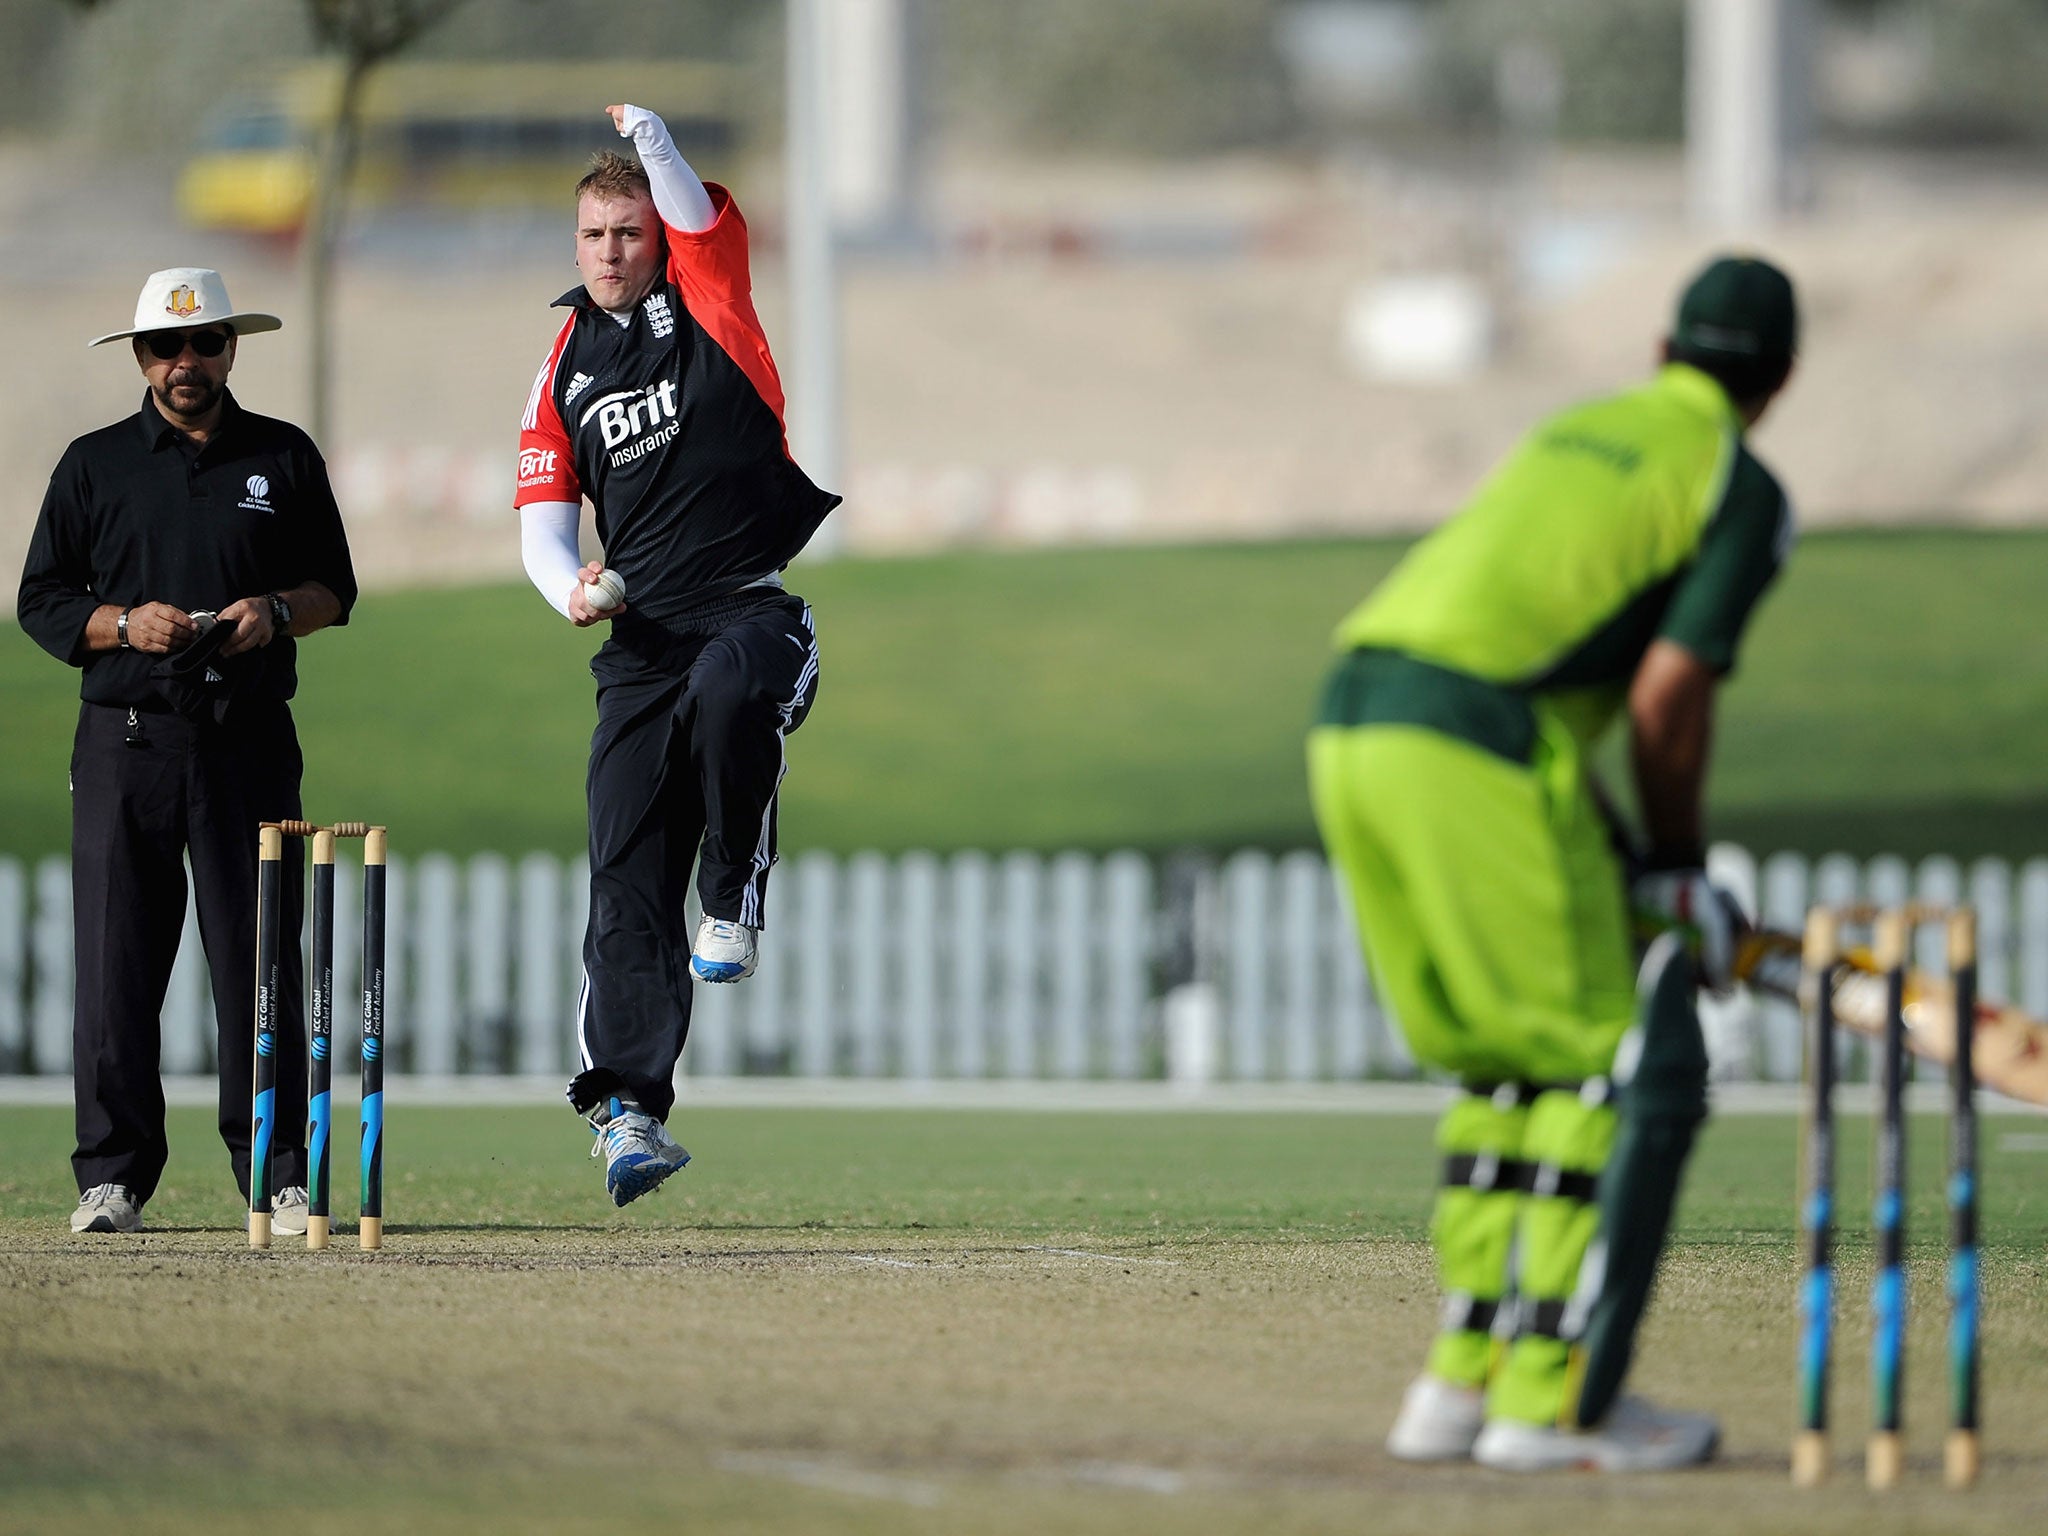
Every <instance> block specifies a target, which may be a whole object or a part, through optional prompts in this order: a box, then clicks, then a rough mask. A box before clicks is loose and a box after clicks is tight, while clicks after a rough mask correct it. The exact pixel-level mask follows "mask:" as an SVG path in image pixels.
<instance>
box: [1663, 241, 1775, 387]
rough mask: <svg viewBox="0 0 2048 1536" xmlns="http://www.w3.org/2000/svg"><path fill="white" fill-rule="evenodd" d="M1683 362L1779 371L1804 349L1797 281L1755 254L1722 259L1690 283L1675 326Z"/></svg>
mask: <svg viewBox="0 0 2048 1536" xmlns="http://www.w3.org/2000/svg"><path fill="white" fill-rule="evenodd" d="M1671 350H1672V352H1673V354H1674V355H1676V356H1679V357H1683V358H1688V359H1690V358H1698V359H1700V360H1701V361H1709V360H1711V361H1716V362H1725V363H1729V364H1733V365H1738V366H1739V365H1741V364H1745V363H1748V364H1754V365H1758V366H1761V367H1764V368H1776V367H1778V366H1779V365H1781V364H1784V363H1787V362H1789V361H1790V360H1791V359H1792V357H1793V356H1794V354H1796V353H1797V352H1798V351H1799V306H1798V303H1797V302H1796V301H1795V300H1794V299H1793V297H1792V279H1791V278H1789V277H1787V276H1786V275H1785V274H1784V273H1783V272H1780V271H1779V270H1778V269H1777V268H1776V267H1774V266H1772V265H1771V264H1770V263H1769V262H1768V261H1763V260H1760V259H1758V258H1757V257H1754V256H1722V257H1719V258H1718V259H1716V260H1715V261H1713V262H1710V263H1709V264H1708V266H1707V268H1706V270H1705V271H1703V272H1702V273H1700V275H1699V276H1698V277H1695V278H1694V279H1693V280H1692V282H1691V283H1689V284H1687V286H1686V290H1685V292H1684V294H1683V295H1681V296H1680V298H1679V300H1678V318H1677V320H1675V321H1674V322H1673V323H1672V326H1671Z"/></svg>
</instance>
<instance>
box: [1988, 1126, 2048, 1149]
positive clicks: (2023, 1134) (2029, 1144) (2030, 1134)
mask: <svg viewBox="0 0 2048 1536" xmlns="http://www.w3.org/2000/svg"><path fill="white" fill-rule="evenodd" d="M1998 1150H1999V1151H2001V1152H2048V1136H2043V1135H2041V1134H2039V1133H2038V1132H2035V1131H2007V1132H2006V1133H2005V1134H2004V1135H2003V1136H2001V1137H1999V1138H1998Z"/></svg>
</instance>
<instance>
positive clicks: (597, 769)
mask: <svg viewBox="0 0 2048 1536" xmlns="http://www.w3.org/2000/svg"><path fill="white" fill-rule="evenodd" d="M590 669H591V672H592V673H593V675H595V677H596V678H597V730H596V732H595V733H594V734H593V735H592V737H591V740H590V772H589V778H588V781H587V792H588V797H589V802H590V927H589V929H588V931H587V932H586V933H585V935H584V940H583V967H584V988H583V996H582V999H581V1001H580V1003H579V1006H578V1009H577V1020H576V1027H577V1043H578V1046H579V1048H580V1050H581V1053H582V1060H583V1067H584V1069H585V1070H586V1071H592V1070H603V1071H609V1072H611V1073H613V1074H615V1075H616V1076H617V1077H618V1078H619V1079H620V1080H621V1081H622V1082H623V1083H624V1085H625V1087H626V1088H627V1090H628V1091H630V1092H631V1093H632V1094H633V1096H634V1097H635V1098H637V1099H639V1101H640V1103H641V1105H642V1106H643V1107H644V1108H645V1109H646V1110H647V1112H648V1113H650V1114H652V1115H654V1116H656V1117H657V1118H661V1119H666V1118H667V1116H668V1112H669V1109H670V1106H671V1105H673V1104H674V1102H675V1082H674V1078H675V1069H676V1061H677V1059H678V1058H679V1057H680V1056H681V1055H682V1052H683V1040H684V1038H685V1037H686V1036H687V1035H688V1034H689V1029H690V970H689V964H690V939H691V935H690V932H689V928H688V919H687V917H686V916H685V913H684V906H683V903H684V897H685V895H686V893H687V891H688V889H689V880H690V865H691V862H692V860H697V859H699V845H700V844H701V845H702V850H701V860H700V864H699V869H698V875H697V894H698V898H699V900H700V901H701V902H702V903H703V907H704V912H705V914H706V915H707V916H709V917H719V918H725V919H727V920H729V921H732V922H740V923H745V924H746V925H747V926H748V927H750V928H759V927H762V926H763V917H762V914H763V903H764V900H765V897H766V893H767V885H768V871H769V868H770V866H772V865H773V864H774V862H775V797H776V789H777V787H778V786H779V785H780V784H781V782H782V775H783V771H784V766H785V765H784V760H783V755H782V744H783V738H784V737H785V736H787V735H788V734H789V733H790V732H791V731H794V730H795V729H796V728H797V727H798V726H799V725H801V724H802V723H803V720H804V716H805V715H806V714H807V713H809V711H810V707H811V700H812V699H813V698H814V697H815V696H816V693H817V687H818V645H817V638H816V635H815V633H814V631H813V629H812V625H811V611H810V608H809V607H808V606H807V605H806V604H805V603H804V601H803V599H801V598H798V597H793V596H791V595H789V594H787V593H784V592H781V591H778V590H772V589H771V590H768V591H756V592H747V593H741V594H739V595H737V596H735V597H733V598H731V599H728V600H726V601H725V602H723V603H721V604H720V605H719V606H718V607H717V608H715V609H710V610H706V611H705V612H704V613H702V614H701V615H698V616H697V617H696V621H695V622H694V623H693V624H692V625H691V626H690V627H689V629H688V630H687V631H686V632H684V633H682V634H676V633H674V632H672V631H655V630H654V629H653V627H652V626H648V625H640V626H635V627H631V628H626V627H621V628H620V629H619V630H618V631H617V632H615V633H614V635H613V637H612V638H611V639H610V640H608V641H607V642H606V643H605V645H604V648H603V649H602V650H600V651H599V652H598V653H597V656H596V657H595V658H594V659H593V660H592V662H591V667H590Z"/></svg>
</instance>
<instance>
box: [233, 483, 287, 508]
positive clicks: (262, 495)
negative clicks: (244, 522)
mask: <svg viewBox="0 0 2048 1536" xmlns="http://www.w3.org/2000/svg"><path fill="white" fill-rule="evenodd" d="M242 486H243V489H244V490H246V491H247V492H248V493H249V494H248V495H246V496H244V497H243V498H242V499H241V500H240V501H239V502H237V503H236V505H237V506H239V507H240V508H241V509H242V510H243V511H244V512H275V511H276V510H277V508H276V507H274V506H272V505H271V504H270V481H269V480H268V479H266V478H265V477H264V476H262V475H251V476H250V477H249V478H248V479H247V480H245V481H243V482H242Z"/></svg>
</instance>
